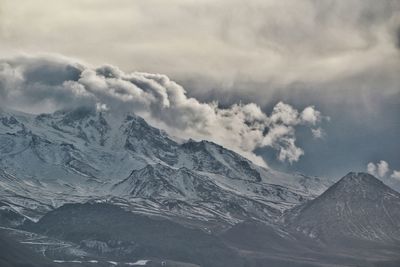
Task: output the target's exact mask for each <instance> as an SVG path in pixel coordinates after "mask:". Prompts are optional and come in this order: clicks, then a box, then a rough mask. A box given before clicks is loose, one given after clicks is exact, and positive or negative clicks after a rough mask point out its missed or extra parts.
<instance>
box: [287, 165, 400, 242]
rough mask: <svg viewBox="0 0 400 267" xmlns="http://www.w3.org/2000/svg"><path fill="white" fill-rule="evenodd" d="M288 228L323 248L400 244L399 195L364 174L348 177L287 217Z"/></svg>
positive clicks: (289, 213) (348, 175)
mask: <svg viewBox="0 0 400 267" xmlns="http://www.w3.org/2000/svg"><path fill="white" fill-rule="evenodd" d="M286 220H287V222H288V224H289V225H290V227H291V228H293V229H295V230H296V231H298V232H301V233H304V234H306V235H308V236H310V237H311V238H314V239H318V240H320V241H321V242H323V243H326V244H330V245H332V244H336V245H340V246H347V245H348V246H351V245H352V244H354V243H355V242H358V243H363V244H367V242H378V243H386V244H388V243H400V194H399V193H398V192H396V191H394V190H393V189H391V188H389V187H387V186H386V185H384V184H383V183H382V182H381V181H379V180H378V179H376V178H375V177H373V176H372V175H370V174H367V173H353V172H352V173H349V174H347V175H346V176H345V177H343V178H342V179H341V180H340V181H338V182H337V183H336V184H334V185H333V186H331V187H330V188H329V189H328V190H327V191H326V192H324V193H323V194H322V195H321V196H319V197H317V198H316V199H314V200H311V201H309V202H307V203H305V204H303V205H301V206H299V207H296V208H294V209H293V210H291V211H290V212H288V214H287V215H286Z"/></svg>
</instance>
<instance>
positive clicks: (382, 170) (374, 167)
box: [367, 160, 390, 178]
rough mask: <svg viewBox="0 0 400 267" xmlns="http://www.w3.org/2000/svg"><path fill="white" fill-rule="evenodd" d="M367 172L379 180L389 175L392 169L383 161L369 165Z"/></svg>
mask: <svg viewBox="0 0 400 267" xmlns="http://www.w3.org/2000/svg"><path fill="white" fill-rule="evenodd" d="M367 171H368V173H370V174H372V175H374V176H377V177H379V178H384V177H386V175H387V174H388V173H389V171H390V168H389V164H388V163H387V162H386V161H384V160H381V161H379V162H378V163H373V162H370V163H368V165H367Z"/></svg>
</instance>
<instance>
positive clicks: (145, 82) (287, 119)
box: [0, 56, 323, 165]
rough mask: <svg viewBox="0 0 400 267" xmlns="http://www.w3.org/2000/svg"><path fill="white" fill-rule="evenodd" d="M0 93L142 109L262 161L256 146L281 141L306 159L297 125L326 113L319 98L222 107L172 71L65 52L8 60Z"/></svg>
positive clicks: (54, 104) (9, 101)
mask: <svg viewBox="0 0 400 267" xmlns="http://www.w3.org/2000/svg"><path fill="white" fill-rule="evenodd" d="M0 101H1V103H2V105H7V106H9V107H11V108H15V109H19V110H23V111H27V112H33V113H40V112H51V111H54V110H58V109H69V108H76V107H79V106H90V107H93V108H96V109H97V110H102V111H107V112H115V113H126V112H135V113H137V114H139V115H141V116H143V117H144V118H146V119H147V120H148V121H149V122H150V123H152V124H154V125H156V126H158V127H160V128H163V129H165V130H166V131H167V132H169V133H170V134H171V135H173V136H177V137H180V138H189V137H190V138H194V139H207V140H211V141H214V142H216V143H219V144H222V145H224V146H226V147H228V148H230V149H232V150H234V151H236V152H239V153H241V154H242V155H244V156H246V157H248V158H249V159H251V160H253V161H255V162H256V163H258V164H261V165H265V163H264V161H263V160H262V159H261V158H259V157H257V156H256V155H255V154H254V153H253V151H254V150H255V149H257V148H260V147H270V148H272V149H274V150H275V151H276V152H277V157H278V159H279V160H281V161H289V162H294V161H298V160H299V158H300V156H301V155H303V154H304V151H303V150H302V149H301V148H300V147H298V146H297V145H296V127H298V126H305V127H314V126H316V125H317V124H318V123H319V122H320V121H321V119H322V118H323V117H322V116H321V113H320V112H319V111H318V110H316V109H315V107H313V106H308V107H306V108H305V109H304V110H302V111H298V110H296V109H295V108H293V107H292V106H290V105H288V104H285V103H283V102H279V103H277V104H276V105H275V107H274V108H273V110H272V112H271V114H270V115H267V114H266V113H264V112H263V111H262V110H261V108H260V107H259V106H258V105H256V104H254V103H248V104H243V103H238V104H233V105H231V106H229V107H224V108H222V107H220V106H219V105H218V103H217V102H209V103H205V102H200V101H198V100H197V99H195V98H192V97H188V96H187V94H186V91H185V89H184V88H183V87H182V86H180V85H179V84H177V83H175V82H174V81H172V80H170V79H169V78H168V77H167V76H166V75H162V74H151V73H143V72H132V73H125V72H123V71H121V70H120V69H118V68H117V67H114V66H111V65H104V66H101V67H98V68H92V67H89V66H87V65H85V64H83V63H80V62H76V61H74V60H72V59H66V58H63V57H58V56H51V57H50V56H41V57H27V56H24V57H16V58H11V59H2V60H0Z"/></svg>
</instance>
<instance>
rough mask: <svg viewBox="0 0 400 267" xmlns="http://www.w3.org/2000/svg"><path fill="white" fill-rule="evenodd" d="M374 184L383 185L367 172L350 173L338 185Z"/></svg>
mask: <svg viewBox="0 0 400 267" xmlns="http://www.w3.org/2000/svg"><path fill="white" fill-rule="evenodd" d="M343 182H345V183H358V184H359V183H374V184H383V183H382V181H380V180H379V179H378V178H376V177H375V176H373V175H371V174H369V173H366V172H349V173H348V174H346V175H345V176H344V177H343V178H342V179H340V180H339V182H338V183H343Z"/></svg>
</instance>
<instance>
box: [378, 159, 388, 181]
mask: <svg viewBox="0 0 400 267" xmlns="http://www.w3.org/2000/svg"><path fill="white" fill-rule="evenodd" d="M388 172H389V164H388V163H387V162H386V161H384V160H381V161H380V162H379V163H378V175H379V176H380V177H385V176H386V174H387V173H388Z"/></svg>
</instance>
